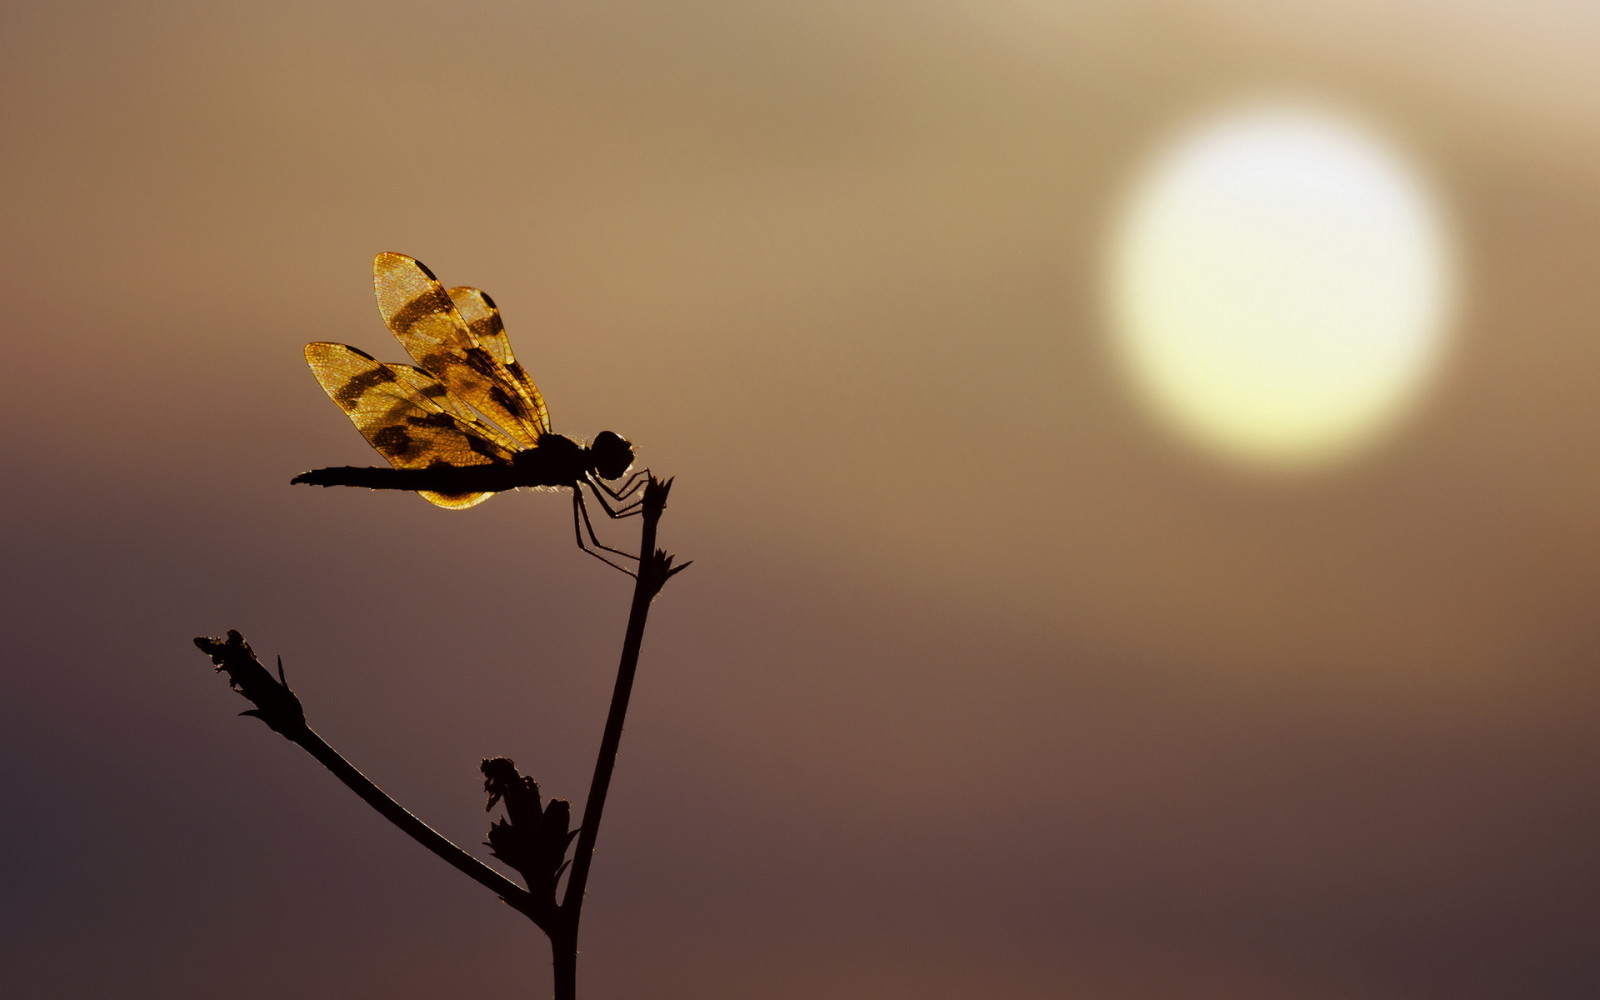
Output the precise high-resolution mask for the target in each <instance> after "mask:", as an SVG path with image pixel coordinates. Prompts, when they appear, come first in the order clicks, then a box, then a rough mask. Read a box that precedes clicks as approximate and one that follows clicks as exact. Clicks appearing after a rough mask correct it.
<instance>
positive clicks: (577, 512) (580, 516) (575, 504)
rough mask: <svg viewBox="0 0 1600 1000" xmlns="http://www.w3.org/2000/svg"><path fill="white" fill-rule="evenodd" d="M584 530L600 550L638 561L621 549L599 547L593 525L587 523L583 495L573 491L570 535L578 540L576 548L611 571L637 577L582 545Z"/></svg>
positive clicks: (607, 546)
mask: <svg viewBox="0 0 1600 1000" xmlns="http://www.w3.org/2000/svg"><path fill="white" fill-rule="evenodd" d="M584 528H587V529H589V538H590V540H591V541H593V542H594V544H595V545H597V546H599V547H600V548H602V549H605V550H606V551H607V552H615V553H616V554H617V555H619V556H627V557H628V558H629V559H638V558H639V557H638V556H630V555H628V553H626V552H623V551H622V550H621V549H614V548H612V547H611V546H609V545H601V544H600V539H598V538H596V537H595V534H594V525H592V524H590V523H589V511H588V509H587V508H585V507H584V505H583V493H582V492H581V491H580V490H578V489H574V490H573V491H572V533H573V534H574V535H576V536H577V538H578V548H580V549H582V550H583V551H584V552H586V553H588V554H589V555H591V556H594V557H595V558H596V559H598V560H600V561H601V562H603V563H605V564H606V565H607V566H610V567H611V568H612V569H614V570H616V571H617V572H619V573H626V574H628V575H629V576H637V575H638V574H636V573H634V571H633V570H631V569H628V568H627V567H626V566H619V565H617V564H616V563H614V562H612V561H611V560H610V559H607V558H606V557H605V556H603V555H601V554H600V553H599V552H596V551H595V550H594V549H591V548H589V546H587V545H585V544H583V529H584Z"/></svg>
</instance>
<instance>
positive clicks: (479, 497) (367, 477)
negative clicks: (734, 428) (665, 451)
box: [290, 253, 647, 575]
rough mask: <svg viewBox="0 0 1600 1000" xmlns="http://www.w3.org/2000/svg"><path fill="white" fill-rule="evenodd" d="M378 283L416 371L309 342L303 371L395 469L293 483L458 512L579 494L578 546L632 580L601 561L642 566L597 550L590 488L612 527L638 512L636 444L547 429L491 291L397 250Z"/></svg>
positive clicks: (380, 259) (382, 266) (539, 399)
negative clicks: (501, 500) (487, 503)
mask: <svg viewBox="0 0 1600 1000" xmlns="http://www.w3.org/2000/svg"><path fill="white" fill-rule="evenodd" d="M372 275H373V285H374V287H375V289H376V290H377V294H378V311H379V312H381V313H382V314H383V321H384V324H385V325H386V326H388V327H389V330H390V331H391V332H392V333H393V334H394V335H395V337H396V338H398V339H399V341H400V343H401V345H402V346H403V347H404V348H405V349H406V353H407V354H409V355H410V356H411V360H413V361H415V362H416V364H415V365H406V364H389V363H386V362H382V361H378V360H376V359H375V358H373V357H372V355H370V354H367V353H366V352H365V351H360V350H357V349H356V348H354V347H350V346H348V345H346V344H332V343H322V342H319V343H314V344H307V345H306V363H307V364H309V365H310V366H311V373H312V374H313V375H315V376H316V379H317V381H318V382H319V383H320V384H321V385H322V388H323V391H325V392H326V393H327V394H328V398H329V399H331V400H333V402H334V403H335V404H336V405H337V406H338V407H339V409H341V410H343V411H344V412H345V415H346V416H348V417H349V418H350V422H351V423H353V424H355V427H356V430H358V431H360V432H361V436H362V437H364V438H366V439H367V442H368V443H369V444H371V445H372V447H373V449H374V450H376V451H377V452H378V454H380V455H382V456H383V457H384V458H385V459H387V460H388V461H389V466H390V467H389V468H383V467H381V466H349V465H346V466H338V467H335V468H327V469H313V470H312V471H310V472H303V473H301V474H300V475H298V476H295V477H294V478H293V479H292V480H290V482H291V483H305V484H308V485H311V486H364V487H367V488H368V489H374V490H412V491H415V492H417V493H418V494H420V495H421V496H422V497H423V498H424V499H425V500H427V501H429V502H430V503H433V504H435V505H436V506H439V507H445V508H449V509H452V510H461V509H464V508H467V507H472V506H474V505H476V504H479V503H482V502H483V501H484V500H487V499H488V498H489V497H491V496H493V495H494V494H496V493H502V492H505V491H506V490H512V489H518V488H523V487H528V488H533V489H542V490H559V489H567V490H571V491H572V526H573V532H574V534H575V535H576V536H577V539H578V548H580V549H582V550H583V551H585V552H587V553H588V554H589V555H592V556H594V557H595V558H597V559H599V560H601V561H602V562H604V563H606V564H607V565H609V566H612V567H614V568H616V569H619V570H622V572H624V573H628V574H630V575H632V571H631V570H629V569H627V568H626V567H624V566H621V565H619V564H618V563H616V562H614V561H613V560H612V559H610V558H608V557H607V556H605V555H604V554H603V552H609V553H612V554H613V555H617V556H621V557H624V558H627V559H637V558H638V557H637V556H634V555H632V554H631V553H628V552H624V551H622V550H621V549H616V548H612V547H611V546H609V545H606V544H604V543H602V542H601V541H600V539H599V537H598V536H597V535H596V534H595V530H594V523H593V522H592V521H591V520H590V519H589V508H588V504H587V503H586V502H585V501H584V491H585V490H586V489H587V490H588V491H589V493H590V494H591V495H592V496H593V497H594V499H595V500H596V502H598V503H599V505H600V507H601V509H602V510H604V511H605V512H606V514H607V515H609V516H610V517H612V518H623V517H630V516H633V515H635V514H638V513H639V512H640V510H641V503H642V496H641V495H640V494H639V488H640V487H641V486H642V485H643V484H644V481H645V478H646V476H647V472H646V471H644V470H641V471H639V472H635V473H633V474H632V475H629V470H630V469H631V468H632V466H633V459H634V455H633V445H632V444H630V443H629V442H628V440H627V439H626V438H624V437H622V436H621V435H620V434H616V433H614V432H612V431H601V432H600V433H599V434H598V435H596V436H595V439H594V441H593V442H590V443H587V444H585V443H584V442H582V441H579V440H575V439H573V438H569V437H566V436H564V435H561V434H557V433H555V432H554V431H552V430H551V429H550V411H549V409H548V408H547V407H546V406H545V402H544V397H543V396H542V395H540V393H539V388H538V386H536V385H534V383H533V380H532V379H530V378H529V377H528V373H527V372H526V371H525V370H524V369H523V367H522V365H521V363H519V362H518V361H517V359H516V356H515V355H514V354H513V353H512V351H511V342H510V340H509V339H508V338H507V337H506V332H505V327H504V325H503V323H502V322H501V319H500V310H499V309H498V308H496V306H495V304H494V300H493V299H491V298H489V296H488V295H486V294H485V293H483V292H481V291H479V290H478V289H476V288H465V287H463V288H451V289H449V290H448V291H447V290H446V289H445V287H444V286H443V285H441V284H440V283H439V279H438V278H436V277H434V275H433V272H432V271H430V270H428V268H427V267H426V266H425V265H424V264H423V263H422V262H421V261H418V260H415V259H413V258H411V257H407V256H406V255H405V254H400V253H381V254H378V256H377V258H376V259H375V260H374V261H373V262H372ZM624 477H627V478H626V479H624ZM619 480H621V482H620V485H617V486H613V485H611V484H612V483H615V482H617V481H619ZM585 534H587V536H588V544H585V541H584V536H585ZM591 546H592V547H591Z"/></svg>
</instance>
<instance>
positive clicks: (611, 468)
mask: <svg viewBox="0 0 1600 1000" xmlns="http://www.w3.org/2000/svg"><path fill="white" fill-rule="evenodd" d="M589 453H590V454H591V455H593V456H594V471H595V473H596V474H597V475H599V477H600V478H601V479H621V478H622V477H623V476H624V475H626V474H627V472H628V469H629V467H631V466H632V465H633V445H631V444H629V443H628V439H627V438H625V437H623V436H622V435H621V434H614V433H612V432H611V431H601V432H600V433H599V434H597V435H595V439H594V443H593V444H591V445H589Z"/></svg>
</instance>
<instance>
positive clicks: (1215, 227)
mask: <svg viewBox="0 0 1600 1000" xmlns="http://www.w3.org/2000/svg"><path fill="white" fill-rule="evenodd" d="M1448 250H1449V248H1448V246H1447V240H1446V238H1445V236H1444V233H1443V230H1442V226H1441V223H1440V220H1439V216H1438V213H1437V212H1436V210H1435V208H1434V206H1433V202H1432V199H1431V197H1430V195H1429V192H1428V191H1427V189H1426V188H1425V187H1424V185H1423V184H1422V183H1421V182H1420V181H1419V180H1418V179H1417V178H1416V176H1415V175H1414V174H1413V173H1412V172H1411V171H1410V169H1409V168H1408V167H1407V165H1406V164H1405V163H1404V162H1403V161H1402V160H1401V158H1400V157H1399V155H1398V154H1397V153H1395V152H1393V151H1391V150H1390V149H1389V148H1388V147H1387V145H1386V144H1385V143H1384V142H1383V141H1381V140H1380V139H1378V138H1377V137H1375V136H1373V135H1372V134H1370V133H1369V132H1367V131H1365V130H1364V129H1362V128H1361V127H1359V126H1358V125H1356V124H1354V123H1353V122H1351V121H1349V120H1347V119H1344V118H1342V117H1339V116H1336V115H1333V114H1331V113H1329V112H1326V111H1321V110H1312V109H1307V108H1300V107H1291V106H1286V105H1282V104H1275V105H1261V106H1255V107H1249V108H1243V109H1238V110H1235V111H1233V112H1230V113H1227V114H1224V115H1220V116H1217V117H1213V118H1210V119H1207V120H1205V121H1202V122H1200V123H1199V124H1198V125H1197V126H1196V127H1194V128H1192V129H1190V130H1188V131H1186V132H1184V133H1183V134H1181V135H1179V136H1178V137H1177V139H1176V141H1174V142H1172V143H1171V144H1170V145H1169V146H1168V147H1167V148H1166V149H1165V150H1164V151H1163V152H1162V153H1161V154H1160V155H1158V156H1157V157H1156V159H1155V160H1154V161H1153V163H1152V164H1151V165H1150V167H1149V169H1148V170H1147V172H1146V173H1145V174H1144V175H1143V177H1142V178H1141V179H1140V181H1139V182H1138V183H1137V184H1136V185H1135V187H1134V190H1133V192H1132V197H1131V199H1130V200H1129V202H1128V204H1127V205H1126V206H1125V208H1124V211H1123V215H1122V218H1121V220H1120V227H1119V229H1118V231H1117V232H1116V234H1115V238H1114V240H1113V243H1112V247H1111V258H1110V262H1109V263H1110V267H1109V269H1108V282H1107V288H1106V292H1107V298H1108V304H1109V308H1110V314H1111V320H1112V324H1113V326H1114V327H1115V329H1116V331H1117V333H1118V335H1119V336H1118V338H1117V343H1118V350H1119V354H1120V355H1121V357H1122V359H1123V361H1124V363H1125V365H1124V366H1125V368H1126V369H1127V371H1128V373H1129V374H1130V376H1131V378H1132V381H1133V383H1134V384H1135V386H1137V388H1138V390H1139V391H1140V393H1141V394H1142V395H1143V396H1144V397H1145V399H1146V400H1147V401H1148V402H1149V403H1150V405H1151V406H1152V407H1153V408H1154V409H1155V410H1156V411H1157V412H1158V413H1159V414H1161V415H1162V416H1163V417H1164V418H1165V419H1166V421H1167V422H1168V423H1170V424H1172V425H1174V427H1175V428H1176V429H1178V430H1179V431H1181V432H1183V433H1184V434H1185V436H1187V437H1188V438H1190V439H1191V440H1193V441H1195V442H1197V443H1200V444H1202V445H1205V446H1207V447H1208V449H1209V450H1211V451H1214V452H1218V453H1221V454H1223V455H1227V456H1229V457H1233V458H1238V459H1244V460H1246V461H1249V462H1251V463H1253V464H1258V465H1268V466H1279V467H1282V466H1295V467H1304V466H1320V465H1326V464H1328V463H1330V462H1332V461H1334V460H1336V459H1339V458H1343V457H1346V456H1348V455H1350V454H1352V453H1354V452H1356V451H1358V450H1360V448H1361V447H1362V446H1363V445H1366V444H1369V443H1370V442H1372V441H1373V440H1374V439H1375V438H1376V437H1377V436H1378V435H1379V433H1380V432H1381V431H1382V430H1384V429H1385V428H1386V427H1388V426H1390V425H1391V424H1392V423H1393V422H1394V420H1395V419H1396V418H1397V417H1398V416H1399V415H1401V414H1402V413H1403V412H1404V410H1405V409H1406V407H1407V404H1409V403H1410V402H1411V401H1412V400H1413V398H1414V397H1415V396H1416V394H1417V390H1418V389H1419V388H1421V387H1422V385H1423V384H1424V383H1425V382H1426V377H1427V375H1428V374H1429V373H1430V371H1431V370H1432V369H1433V368H1434V367H1435V365H1434V362H1435V360H1436V358H1437V356H1438V354H1439V349H1440V346H1441V343H1442V341H1443V339H1444V333H1445V330H1446V313H1447V310H1448V304H1449V299H1450V297H1451V295H1450V292H1451V289H1450V254H1449V252H1448Z"/></svg>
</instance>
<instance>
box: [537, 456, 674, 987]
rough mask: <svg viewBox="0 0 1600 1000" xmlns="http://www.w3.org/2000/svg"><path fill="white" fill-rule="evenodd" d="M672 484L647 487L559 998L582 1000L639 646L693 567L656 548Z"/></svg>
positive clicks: (581, 838) (575, 868)
mask: <svg viewBox="0 0 1600 1000" xmlns="http://www.w3.org/2000/svg"><path fill="white" fill-rule="evenodd" d="M671 485H672V481H671V480H667V481H665V482H662V481H661V480H658V479H656V478H655V477H654V476H652V477H650V481H649V483H648V484H647V485H646V486H645V494H644V526H643V528H642V529H641V531H640V539H639V573H638V577H637V579H636V580H635V583H634V588H633V605H632V607H631V608H630V609H629V611H628V631H627V633H626V635H625V636H624V637H623V640H622V659H621V661H620V662H619V663H618V665H617V683H616V686H615V687H613V688H612V691H611V709H610V711H609V712H607V713H606V726H605V731H604V732H603V733H602V735H601V737H600V753H599V755H598V756H597V757H596V758H595V762H594V778H593V780H592V781H591V782H590V783H589V798H588V800H587V802H585V804H584V807H583V825H582V826H581V827H579V830H578V846H577V849H576V851H575V852H574V854H573V859H572V875H571V877H570V878H569V879H568V880H567V891H566V897H565V900H564V901H563V902H562V904H561V907H560V911H559V913H558V916H557V919H556V920H555V921H554V923H555V925H556V928H553V929H552V933H551V934H550V946H551V948H552V949H553V950H554V956H555V986H556V994H555V996H556V1000H576V996H577V963H578V918H579V915H580V914H581V913H582V910H583V899H584V893H585V891H586V889H587V887H588V884H589V866H590V863H591V862H592V861H593V859H594V849H595V840H596V839H597V838H598V836H599V834H600V819H601V817H602V815H603V814H604V813H605V807H606V793H607V792H608V791H609V790H610V789H611V774H612V772H613V771H614V770H615V769H616V764H617V748H618V747H619V746H620V745H621V743H622V724H623V720H624V718H625V717H626V716H627V714H628V699H629V697H630V696H631V695H632V694H633V678H634V674H635V673H636V672H637V670H638V668H639V648H640V646H641V645H642V644H643V642H644V626H645V620H646V618H647V617H648V616H649V614H650V602H651V601H652V600H654V599H655V596H656V594H658V593H660V591H661V588H662V587H663V586H664V585H665V584H666V582H667V579H668V578H669V577H670V576H672V575H673V574H674V573H676V572H678V571H679V570H681V569H684V568H685V567H687V566H688V565H689V564H688V563H684V564H682V565H681V566H673V565H672V557H671V556H669V555H667V554H666V553H665V552H662V551H661V550H659V549H657V548H656V525H657V523H659V522H660V520H661V514H662V512H663V511H664V510H665V509H666V505H667V490H668V489H669V488H670V487H671Z"/></svg>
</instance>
